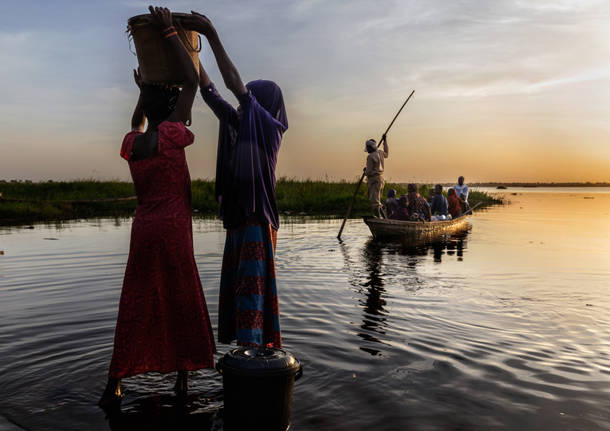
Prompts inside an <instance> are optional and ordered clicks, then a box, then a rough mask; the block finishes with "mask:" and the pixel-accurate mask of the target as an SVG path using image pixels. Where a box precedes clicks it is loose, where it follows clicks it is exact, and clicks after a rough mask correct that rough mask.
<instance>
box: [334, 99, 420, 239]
mask: <svg viewBox="0 0 610 431" xmlns="http://www.w3.org/2000/svg"><path fill="white" fill-rule="evenodd" d="M413 93H415V90H413V91H411V94H409V97H407V100H405V103H403V104H402V106H401V107H400V109H399V110H398V112H397V113H396V115H394V118H393V119H392V122H391V123H390V125H389V126H388V128H387V129H386V130H385V133H384V134H383V135H381V139H380V140H379V144H377V148H379V147H380V146H381V144H383V142H384V141H385V136H386V135H387V134H388V132H389V131H390V129H391V128H392V125H393V124H394V121H396V119H397V118H398V116H399V115H400V112H401V111H402V108H404V107H405V105H406V104H407V102H408V101H409V99H410V98H411V96H413ZM364 176H365V173H364V172H362V175H361V176H360V181H358V185H357V186H356V190H354V195H353V196H352V201H351V202H350V203H349V206H348V207H347V213H346V214H345V218H344V219H343V223H341V229H339V234H338V235H337V238H339V239H341V234H342V233H343V228H344V227H345V222H346V221H347V219H348V217H349V215H350V213H351V212H352V207H353V206H354V202H355V201H356V196H357V195H358V190H360V186H361V185H362V181H364Z"/></svg>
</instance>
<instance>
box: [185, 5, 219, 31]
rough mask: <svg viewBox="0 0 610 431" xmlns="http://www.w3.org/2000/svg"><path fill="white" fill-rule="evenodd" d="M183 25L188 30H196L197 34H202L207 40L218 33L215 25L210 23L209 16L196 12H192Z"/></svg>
mask: <svg viewBox="0 0 610 431" xmlns="http://www.w3.org/2000/svg"><path fill="white" fill-rule="evenodd" d="M182 25H183V26H184V28H186V29H188V30H194V31H196V32H197V33H201V34H202V35H204V36H205V37H206V38H209V37H210V36H212V35H213V34H214V33H215V32H216V29H215V28H214V25H212V21H210V20H209V18H208V17H207V16H205V15H202V14H200V13H197V12H195V11H194V10H192V11H191V14H190V15H187V16H185V17H184V18H183V19H182Z"/></svg>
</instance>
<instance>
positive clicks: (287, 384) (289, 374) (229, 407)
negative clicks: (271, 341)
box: [216, 347, 303, 431]
mask: <svg viewBox="0 0 610 431" xmlns="http://www.w3.org/2000/svg"><path fill="white" fill-rule="evenodd" d="M216 368H217V369H218V371H219V372H220V373H221V374H222V383H223V387H224V411H223V415H222V416H223V421H224V429H225V430H227V431H231V430H243V429H248V430H259V429H260V430H267V431H276V430H277V431H285V430H287V429H288V428H289V427H290V406H291V404H292V389H293V386H294V382H295V381H296V380H298V379H299V378H300V377H301V376H302V375H303V368H302V367H301V363H300V362H299V361H298V360H297V359H296V358H295V357H294V356H292V355H291V354H290V353H288V352H286V351H285V350H282V349H265V348H256V347H238V348H236V349H233V350H231V351H230V352H229V353H227V354H226V355H224V357H222V358H220V360H219V361H218V363H217V364H216Z"/></svg>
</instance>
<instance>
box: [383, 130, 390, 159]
mask: <svg viewBox="0 0 610 431" xmlns="http://www.w3.org/2000/svg"><path fill="white" fill-rule="evenodd" d="M381 139H382V141H383V157H384V158H386V159H387V158H388V154H389V153H388V137H387V136H386V135H385V134H384V135H383V137H382V138H381Z"/></svg>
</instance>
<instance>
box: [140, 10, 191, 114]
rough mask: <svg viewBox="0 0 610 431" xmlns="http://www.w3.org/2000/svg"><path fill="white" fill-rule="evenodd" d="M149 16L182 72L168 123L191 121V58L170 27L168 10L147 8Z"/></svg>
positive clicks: (170, 17) (171, 26)
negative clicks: (178, 90)
mask: <svg viewBox="0 0 610 431" xmlns="http://www.w3.org/2000/svg"><path fill="white" fill-rule="evenodd" d="M148 10H150V13H151V15H152V16H153V22H155V23H156V24H157V26H158V27H159V29H160V30H161V31H162V33H163V34H164V36H163V37H164V39H165V41H166V43H167V45H168V46H169V49H170V50H172V51H173V52H174V53H175V56H176V59H177V60H178V64H179V66H180V70H181V71H182V74H183V75H182V80H183V86H182V91H181V92H180V96H178V101H177V102H176V108H175V109H174V112H172V114H171V115H170V116H169V117H168V119H167V120H168V121H174V122H177V121H182V122H183V123H186V122H189V121H190V119H191V108H192V107H193V101H194V100H195V94H197V84H198V82H197V70H196V69H195V65H194V64H193V62H192V61H191V57H190V56H189V54H188V51H187V50H186V48H185V47H184V44H183V43H182V41H181V40H180V38H179V37H178V33H177V32H176V30H175V29H174V28H173V25H172V14H171V12H170V11H169V9H167V8H165V7H155V8H153V7H152V6H149V7H148Z"/></svg>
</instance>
